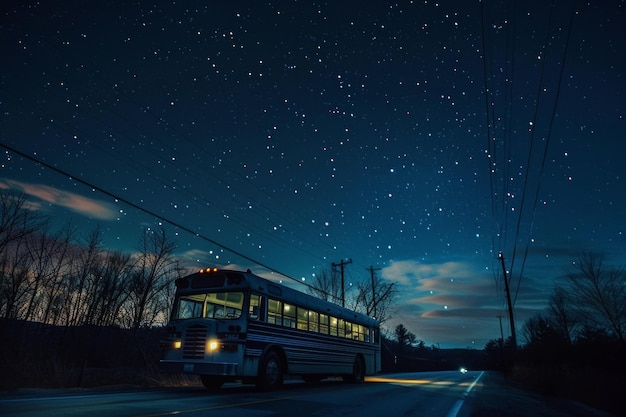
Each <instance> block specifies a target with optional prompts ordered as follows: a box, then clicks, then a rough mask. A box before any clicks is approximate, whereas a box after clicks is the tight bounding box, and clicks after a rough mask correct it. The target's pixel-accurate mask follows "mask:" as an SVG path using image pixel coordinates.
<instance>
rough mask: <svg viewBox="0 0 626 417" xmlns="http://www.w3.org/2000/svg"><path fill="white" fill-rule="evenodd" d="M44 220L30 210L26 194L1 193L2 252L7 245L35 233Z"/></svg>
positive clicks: (0, 236) (0, 243)
mask: <svg viewBox="0 0 626 417" xmlns="http://www.w3.org/2000/svg"><path fill="white" fill-rule="evenodd" d="M43 221H44V219H43V218H42V217H41V216H40V215H39V214H37V213H36V212H34V211H33V210H29V208H28V200H27V196H26V194H24V193H19V194H16V193H11V192H6V191H2V192H0V252H4V251H5V250H6V247H7V245H9V244H10V243H11V242H15V241H18V240H21V239H23V238H25V237H26V236H29V235H30V234H32V233H34V232H35V231H36V230H37V229H39V227H40V226H41V224H42V223H43Z"/></svg>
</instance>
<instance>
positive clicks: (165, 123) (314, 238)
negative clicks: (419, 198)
mask: <svg viewBox="0 0 626 417" xmlns="http://www.w3.org/2000/svg"><path fill="white" fill-rule="evenodd" d="M52 47H53V48H56V49H57V51H58V52H59V53H61V54H62V53H63V51H61V50H60V49H58V47H57V46H56V45H55V44H54V43H52ZM92 64H93V62H92ZM92 66H95V65H92ZM92 75H93V76H95V77H97V78H100V79H101V80H102V81H103V82H105V83H106V84H107V85H110V84H114V85H115V83H112V82H111V80H107V79H106V78H105V77H104V76H103V75H101V74H100V73H99V72H97V71H95V72H93V73H92ZM116 88H117V87H116ZM116 91H118V93H120V94H121V95H123V96H124V97H125V99H126V100H127V101H128V102H129V103H131V104H133V105H134V106H136V107H137V108H138V109H139V110H140V111H142V112H143V113H144V114H146V115H148V116H150V117H151V118H153V120H155V121H156V122H157V125H163V126H164V127H165V129H169V130H170V131H171V132H173V133H174V134H175V135H176V136H177V137H178V138H180V139H182V140H185V141H186V142H187V143H189V144H190V145H191V146H192V147H196V148H198V149H199V150H200V153H201V154H202V155H203V156H205V157H209V158H212V159H214V160H215V158H216V156H215V155H214V153H212V152H209V151H208V150H206V149H205V148H204V147H202V146H201V145H200V144H198V143H197V142H194V141H192V140H191V139H190V138H189V137H188V135H187V134H184V133H182V132H181V131H180V130H179V129H178V128H176V127H175V126H173V125H171V124H170V123H169V122H168V121H167V120H166V119H165V118H164V117H162V116H159V115H157V114H155V113H154V112H152V111H151V110H150V109H149V108H143V109H142V106H141V105H140V104H139V103H137V102H136V101H135V100H133V99H132V97H129V96H128V95H127V94H125V93H124V92H123V91H119V90H116ZM7 96H9V97H10V96H11V95H10V94H8V95H7ZM107 111H109V112H111V113H112V114H114V116H115V117H116V118H118V119H120V120H123V121H124V122H125V123H126V124H128V125H129V126H130V127H132V128H133V129H136V130H137V131H138V132H139V133H140V134H142V133H143V132H142V130H141V129H140V128H139V127H138V126H136V125H135V124H134V123H132V122H131V121H130V120H128V118H126V117H125V116H124V115H123V114H121V113H119V112H115V111H113V110H111V109H107ZM89 117H91V118H92V119H95V120H97V121H99V122H100V123H101V124H102V125H103V126H105V125H106V123H104V122H103V121H102V120H100V119H98V118H97V117H96V116H94V114H90V115H89ZM112 128H113V129H114V130H116V129H115V128H114V127H112ZM70 133H71V132H70ZM118 133H119V134H121V136H125V134H124V133H122V132H120V131H118ZM85 136H86V137H90V135H89V134H86V135H85ZM149 140H151V141H155V142H158V143H160V144H161V146H162V148H167V149H169V150H170V152H172V154H176V153H177V150H176V149H174V148H173V147H171V146H170V145H169V144H168V143H165V142H163V141H162V140H160V138H158V137H153V138H151V139H149ZM91 145H92V146H95V147H99V148H100V149H101V151H105V152H107V153H109V154H110V152H109V151H108V150H106V149H105V148H104V147H101V146H99V144H98V143H97V142H96V141H93V140H92V141H91ZM139 145H140V146H143V147H144V148H145V149H146V151H147V152H149V153H152V154H154V152H153V150H152V149H149V148H147V147H146V146H145V144H143V143H140V144H139ZM115 152H117V153H118V154H121V155H122V156H123V157H124V158H127V159H128V156H127V155H126V154H125V153H120V152H119V151H115ZM155 156H157V155H155ZM157 158H158V156H157ZM131 160H132V159H131ZM178 160H185V158H183V157H179V158H178ZM132 161H133V165H141V166H140V168H141V170H142V172H153V173H154V172H155V171H154V170H151V169H150V168H149V167H147V166H146V165H144V164H139V163H137V161H135V160H132ZM216 162H217V161H216ZM174 165H175V164H174ZM192 167H193V165H192ZM176 169H177V170H178V171H179V172H180V173H182V174H184V175H185V176H188V177H189V178H197V177H202V178H204V177H205V176H207V175H208V176H211V177H213V178H214V179H215V180H216V181H217V182H218V183H221V184H224V185H225V188H226V189H228V188H231V187H230V186H229V184H228V182H226V181H225V180H224V179H223V178H221V177H219V176H217V175H215V174H214V173H212V172H210V170H203V171H202V173H201V175H197V176H193V175H192V173H190V172H189V171H186V170H185V171H183V170H181V169H180V168H179V167H177V168H176ZM231 173H232V174H233V175H235V176H238V177H239V178H241V179H242V180H243V181H244V183H249V179H248V178H247V177H245V176H243V175H242V174H241V173H239V172H238V171H231ZM153 178H154V179H155V180H159V178H160V181H162V182H165V183H169V184H170V186H171V188H172V189H176V191H177V192H179V193H188V194H190V195H192V196H193V197H194V198H195V199H199V200H201V201H204V202H205V203H210V204H213V205H215V204H218V203H219V201H218V200H217V199H214V200H208V199H206V198H205V197H203V196H201V195H198V194H197V193H194V192H192V191H190V190H189V189H184V190H181V189H180V186H179V185H178V184H177V183H176V182H175V181H174V182H173V181H172V180H171V179H169V178H161V176H160V175H158V174H156V175H155V176H154V177H153ZM251 189H252V190H256V187H251ZM238 194H240V195H243V196H244V197H247V198H248V201H254V202H255V204H254V205H255V206H256V207H260V208H262V209H263V210H265V211H266V212H268V213H270V214H271V215H272V216H273V217H274V218H277V219H279V221H278V222H277V223H278V224H282V225H286V224H289V225H291V226H293V228H294V230H296V229H300V228H301V227H302V224H306V219H304V217H302V215H301V213H299V212H298V211H296V210H293V209H290V208H288V207H283V208H284V209H286V210H290V211H291V212H292V214H293V215H294V216H295V217H298V218H301V219H302V220H303V222H302V224H297V223H295V222H293V221H292V220H290V219H289V218H287V217H286V216H284V215H283V214H281V213H279V212H278V211H276V210H274V209H272V208H271V207H269V206H266V205H264V204H262V203H261V201H260V200H259V199H258V198H256V197H253V196H251V195H247V193H246V192H245V191H243V190H241V189H239V190H238ZM227 198H229V199H231V200H233V202H234V203H235V204H236V205H238V206H241V207H245V206H247V205H248V204H246V202H242V201H241V200H235V196H234V195H233V194H229V195H228V196H227ZM222 214H225V212H224V211H223V212H222ZM253 214H254V215H256V216H260V213H259V212H258V211H254V212H253ZM228 218H229V219H230V220H231V221H234V222H235V223H238V224H240V225H241V226H245V227H246V228H248V229H253V230H254V229H256V231H257V233H259V234H261V235H264V236H266V238H269V239H270V240H274V241H277V242H278V244H280V245H283V246H288V247H290V248H297V249H298V250H299V251H302V252H303V253H306V254H307V255H309V256H313V257H318V255H315V254H313V253H312V252H310V251H307V250H306V249H304V248H302V247H301V246H300V245H289V244H288V243H283V240H281V239H279V238H277V237H276V236H275V235H273V234H271V233H268V232H267V231H264V230H262V229H260V228H259V227H257V226H255V225H253V224H252V223H250V222H249V221H248V220H247V219H246V220H243V219H237V216H236V215H234V214H233V213H229V214H228ZM282 229H283V230H286V231H287V230H289V229H285V227H284V226H283V227H282ZM291 233H293V232H291ZM312 241H317V242H318V243H319V244H321V245H323V246H326V247H327V248H328V249H331V250H334V246H333V245H330V244H329V243H328V242H326V241H324V240H322V239H320V238H319V236H318V235H316V234H313V235H312V236H310V237H309V238H308V239H305V240H303V242H305V243H306V244H307V245H311V243H312ZM320 260H323V259H320Z"/></svg>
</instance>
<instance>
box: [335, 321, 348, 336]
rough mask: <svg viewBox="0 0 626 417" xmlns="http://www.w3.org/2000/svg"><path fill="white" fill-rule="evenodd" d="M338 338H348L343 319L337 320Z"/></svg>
mask: <svg viewBox="0 0 626 417" xmlns="http://www.w3.org/2000/svg"><path fill="white" fill-rule="evenodd" d="M337 336H339V337H346V324H345V322H344V321H343V319H337Z"/></svg>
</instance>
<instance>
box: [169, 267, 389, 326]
mask: <svg viewBox="0 0 626 417" xmlns="http://www.w3.org/2000/svg"><path fill="white" fill-rule="evenodd" d="M248 288H249V289H251V290H252V291H254V292H256V293H260V294H263V295H266V296H267V297H270V298H275V299H279V300H281V301H284V302H286V303H288V304H295V305H297V306H299V307H304V308H308V309H311V310H315V311H317V312H319V313H323V314H328V315H330V316H333V317H336V318H340V319H344V320H350V321H352V322H355V323H358V324H363V325H368V326H378V322H377V321H376V320H375V319H373V318H371V317H369V316H367V315H365V314H363V313H359V312H356V311H353V310H350V309H348V308H345V307H342V306H340V305H338V304H335V303H332V302H330V301H326V300H322V299H321V298H318V297H315V296H313V295H310V294H306V293H304V292H302V291H298V290H296V289H293V288H290V287H287V286H285V285H282V284H279V283H276V282H272V281H270V280H268V279H265V278H262V277H260V276H258V275H255V274H253V273H252V272H250V271H246V272H243V271H236V270H230V269H228V270H226V269H220V270H218V269H207V270H201V271H199V272H196V273H194V274H191V275H187V276H185V277H182V278H179V279H177V280H176V291H177V293H179V294H193V293H199V292H205V291H207V290H217V289H229V290H230V289H232V290H237V289H239V290H241V289H248Z"/></svg>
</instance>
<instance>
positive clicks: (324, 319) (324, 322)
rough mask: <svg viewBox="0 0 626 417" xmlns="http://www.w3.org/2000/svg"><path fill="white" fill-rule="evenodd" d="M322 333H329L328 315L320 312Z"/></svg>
mask: <svg viewBox="0 0 626 417" xmlns="http://www.w3.org/2000/svg"><path fill="white" fill-rule="evenodd" d="M320 333H323V334H328V315H326V314H320Z"/></svg>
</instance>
